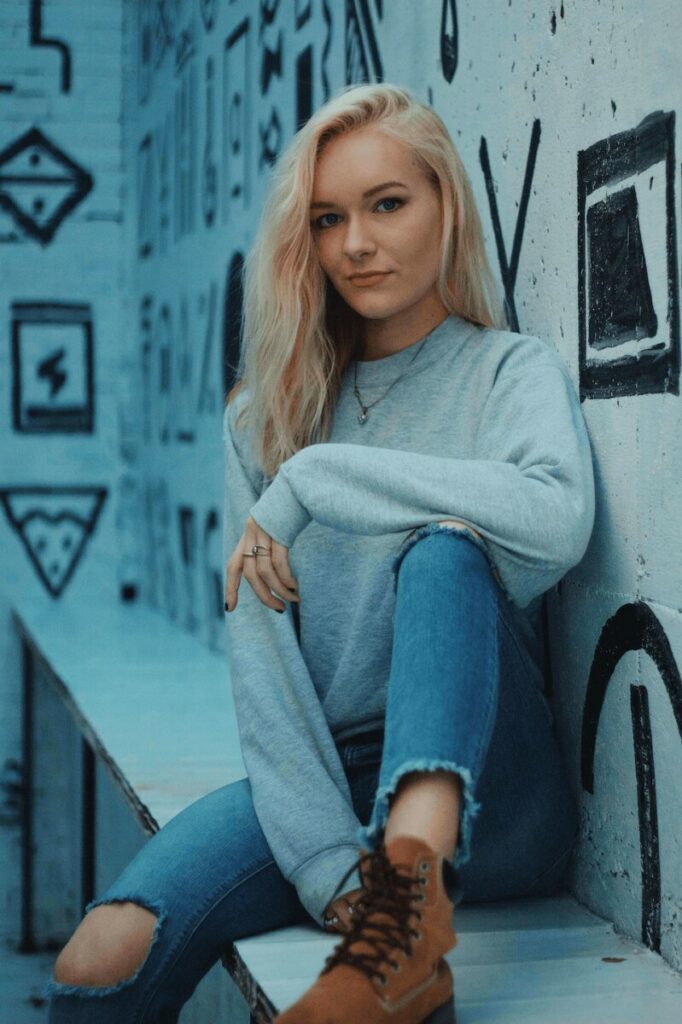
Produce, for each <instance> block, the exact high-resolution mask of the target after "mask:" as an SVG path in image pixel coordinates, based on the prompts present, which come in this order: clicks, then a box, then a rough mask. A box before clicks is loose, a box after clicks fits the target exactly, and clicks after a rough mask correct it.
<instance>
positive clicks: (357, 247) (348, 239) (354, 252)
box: [343, 217, 374, 259]
mask: <svg viewBox="0 0 682 1024" xmlns="http://www.w3.org/2000/svg"><path fill="white" fill-rule="evenodd" d="M347 225H348V226H347V228H346V233H345V235H344V238H343V251H344V255H346V256H348V257H349V258H350V259H353V258H357V256H358V254H359V253H366V252H373V251H374V242H373V241H372V238H371V235H370V232H369V230H368V227H367V224H366V223H365V222H364V221H363V219H362V217H351V218H349V220H348V221H347Z"/></svg>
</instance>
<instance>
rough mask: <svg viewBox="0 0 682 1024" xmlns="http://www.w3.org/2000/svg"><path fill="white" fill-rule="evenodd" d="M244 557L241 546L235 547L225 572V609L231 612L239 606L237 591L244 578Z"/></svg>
mask: <svg viewBox="0 0 682 1024" xmlns="http://www.w3.org/2000/svg"><path fill="white" fill-rule="evenodd" d="M243 563H244V559H243V557H241V555H240V550H239V547H237V548H235V550H234V553H233V554H232V557H231V558H230V560H229V561H228V563H227V572H226V574H225V611H226V612H231V611H234V609H235V608H236V607H237V591H238V590H239V581H240V580H241V578H242V566H243Z"/></svg>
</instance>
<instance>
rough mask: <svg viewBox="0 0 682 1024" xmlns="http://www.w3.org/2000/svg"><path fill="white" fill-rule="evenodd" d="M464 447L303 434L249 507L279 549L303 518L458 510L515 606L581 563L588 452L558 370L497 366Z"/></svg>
mask: <svg viewBox="0 0 682 1024" xmlns="http://www.w3.org/2000/svg"><path fill="white" fill-rule="evenodd" d="M473 455H474V456H475V457H474V458H471V459H461V458H448V457H446V456H441V455H429V454H422V453H419V452H412V451H401V450H396V449H393V448H378V447H373V446H370V445H362V444H345V443H343V444H335V443H321V444H312V445H309V446H307V447H306V448H302V449H300V451H298V452H296V453H295V454H294V455H293V456H292V457H291V458H289V459H287V460H286V461H285V462H283V463H282V465H281V466H280V468H279V471H278V473H277V474H276V476H275V477H274V479H273V481H272V483H271V484H270V486H269V487H268V488H267V490H266V491H265V493H264V494H263V495H262V496H261V498H260V499H259V500H258V501H257V502H256V503H255V504H254V505H252V507H251V508H250V510H249V511H250V514H251V515H252V517H253V518H254V519H255V520H256V522H257V523H258V524H259V526H261V527H262V529H264V530H265V531H266V532H267V533H269V534H270V536H272V537H274V539H275V540H276V541H278V543H280V544H284V545H286V546H287V547H290V546H291V544H292V543H293V541H294V539H295V538H296V536H297V535H298V533H299V532H300V531H301V530H302V529H303V528H304V527H305V526H306V525H307V524H308V522H310V520H311V519H314V520H315V521H316V522H318V523H320V524H322V525H323V526H328V527H331V528H333V529H335V530H341V531H343V532H346V533H359V534H370V535H371V534H384V533H392V532H396V533H399V532H402V531H404V530H410V529H412V528H416V527H418V526H422V525H425V524H427V523H429V522H437V521H439V520H441V519H461V520H462V521H463V522H465V523H466V524H467V525H469V526H471V527H473V529H475V530H477V531H478V532H479V534H480V535H481V537H482V539H483V544H484V547H485V549H486V553H487V555H488V559H489V561H490V563H491V568H492V570H493V572H494V574H495V576H496V578H497V579H498V580H499V582H500V584H501V586H502V588H503V589H504V591H505V593H506V595H507V597H508V598H509V599H510V600H511V601H512V602H513V603H514V604H516V605H517V606H518V607H520V608H525V607H526V606H527V605H528V604H530V602H531V601H532V600H533V599H534V598H536V597H538V596H539V595H540V594H542V593H544V592H545V591H546V590H548V589H549V588H550V587H552V586H554V584H556V583H557V582H558V581H559V580H560V579H561V577H562V576H563V575H564V574H565V573H566V572H567V571H568V569H569V568H571V567H572V566H573V565H575V564H577V563H578V562H579V561H580V559H581V558H582V556H583V554H584V552H585V550H586V548H587V544H588V542H589V539H590V535H591V532H592V527H593V523H594V514H595V504H594V503H595V498H594V475H593V465H592V452H591V447H590V442H589V437H588V433H587V427H586V425H585V421H584V418H583V415H582V411H581V409H580V403H579V399H578V396H577V394H576V391H575V388H574V385H573V382H572V380H571V378H570V376H569V374H568V370H566V369H564V368H563V367H562V366H561V365H560V364H559V363H557V362H543V363H540V364H537V363H531V364H530V365H529V366H528V368H527V369H525V370H524V371H522V372H520V373H514V374H512V375H505V374H504V372H500V374H499V376H498V378H497V379H496V380H495V382H494V384H493V386H492V388H491V390H490V393H489V395H488V397H487V399H486V401H485V403H484V406H483V410H482V413H481V417H480V421H479V427H478V433H477V440H476V445H475V451H474V452H473Z"/></svg>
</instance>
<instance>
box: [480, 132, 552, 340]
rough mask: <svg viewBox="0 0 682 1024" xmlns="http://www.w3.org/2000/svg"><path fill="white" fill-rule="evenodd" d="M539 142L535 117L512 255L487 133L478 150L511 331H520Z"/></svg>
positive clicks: (482, 138)
mask: <svg viewBox="0 0 682 1024" xmlns="http://www.w3.org/2000/svg"><path fill="white" fill-rule="evenodd" d="M539 145H540V121H539V119H538V118H536V119H535V120H534V121H533V128H532V130H531V135H530V145H529V147H528V157H527V159H526V171H525V174H524V177H523V186H522V188H521V198H520V200H519V204H518V206H519V209H518V213H517V215H516V226H515V228H514V240H513V242H512V248H511V256H507V249H506V246H505V242H504V237H503V235H502V224H501V221H500V214H499V211H498V208H497V197H496V194H495V193H496V185H495V181H494V178H493V173H492V169H491V166H490V157H489V155H488V142H487V139H486V138H485V136H481V146H480V149H479V158H480V161H481V167H482V169H483V178H484V181H485V188H486V193H487V195H488V203H489V205H490V216H491V219H492V222H493V232H494V235H495V246H496V248H497V258H498V261H499V265H500V275H501V277H502V285H503V288H504V308H505V313H506V316H507V322H508V324H509V330H511V331H517V332H518V330H519V320H518V317H517V315H516V304H515V301H514V288H515V287H516V275H517V273H518V269H519V259H520V256H521V245H522V243H523V232H524V228H525V226H526V214H527V212H528V202H529V199H530V190H531V186H532V184H533V176H534V174H535V162H536V160H537V155H538V146H539Z"/></svg>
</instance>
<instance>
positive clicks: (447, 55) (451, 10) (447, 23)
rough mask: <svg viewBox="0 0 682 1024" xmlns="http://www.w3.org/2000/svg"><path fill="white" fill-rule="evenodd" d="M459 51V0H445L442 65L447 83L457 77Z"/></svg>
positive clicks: (441, 39) (441, 50)
mask: <svg viewBox="0 0 682 1024" xmlns="http://www.w3.org/2000/svg"><path fill="white" fill-rule="evenodd" d="M458 50H459V31H458V27H457V0H443V7H442V11H441V18H440V63H441V68H442V69H443V78H444V79H445V81H446V82H451V81H452V79H453V78H454V77H455V71H456V70H457V62H458V59H459V54H458Z"/></svg>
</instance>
